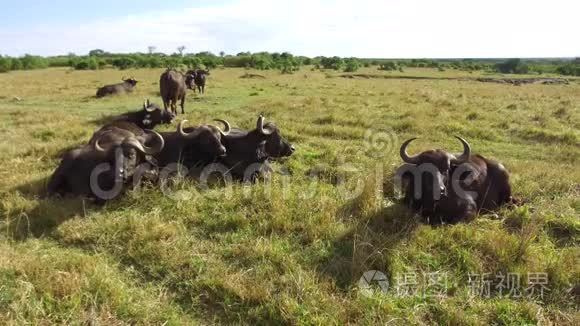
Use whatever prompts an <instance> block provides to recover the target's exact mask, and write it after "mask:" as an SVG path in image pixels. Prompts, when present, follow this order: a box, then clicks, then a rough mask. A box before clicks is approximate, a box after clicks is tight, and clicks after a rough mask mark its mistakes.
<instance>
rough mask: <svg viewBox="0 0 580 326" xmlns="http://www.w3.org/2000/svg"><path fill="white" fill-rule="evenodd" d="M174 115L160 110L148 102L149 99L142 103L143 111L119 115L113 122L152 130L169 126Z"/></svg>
mask: <svg viewBox="0 0 580 326" xmlns="http://www.w3.org/2000/svg"><path fill="white" fill-rule="evenodd" d="M174 118H175V115H174V114H173V113H171V112H169V111H167V110H163V109H161V108H160V107H159V106H158V105H156V104H153V103H151V102H149V99H147V100H146V101H144V102H143V109H142V110H139V111H134V112H128V113H125V114H121V115H119V116H117V117H115V118H114V119H113V121H115V122H116V121H127V122H130V123H134V124H135V125H137V126H138V127H139V128H141V129H153V128H155V127H156V126H157V125H159V124H169V123H171V121H173V119H174Z"/></svg>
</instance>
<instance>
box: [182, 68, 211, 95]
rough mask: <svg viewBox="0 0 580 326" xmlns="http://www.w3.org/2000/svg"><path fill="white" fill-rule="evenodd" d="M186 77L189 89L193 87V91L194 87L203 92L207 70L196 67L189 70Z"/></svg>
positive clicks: (207, 74)
mask: <svg viewBox="0 0 580 326" xmlns="http://www.w3.org/2000/svg"><path fill="white" fill-rule="evenodd" d="M186 75H187V77H186V84H187V86H188V87H189V88H190V89H193V91H194V92H195V88H196V87H197V90H198V91H199V93H200V94H204V93H205V79H206V76H209V70H203V69H196V70H189V71H188V72H187V74H186Z"/></svg>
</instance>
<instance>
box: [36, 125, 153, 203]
mask: <svg viewBox="0 0 580 326" xmlns="http://www.w3.org/2000/svg"><path fill="white" fill-rule="evenodd" d="M148 136H149V137H148V138H149V139H146V141H147V142H154V143H155V145H154V146H152V147H147V146H145V145H144V141H143V142H142V141H139V140H138V139H137V138H135V137H124V136H122V135H119V136H118V137H116V138H113V139H114V140H115V141H111V139H109V140H105V141H103V142H101V139H97V140H96V141H95V142H94V143H93V144H89V145H84V146H81V147H79V148H76V149H73V150H71V151H69V152H67V153H66V154H65V155H64V157H63V159H62V161H61V163H60V165H59V166H58V168H57V169H56V171H55V172H54V173H53V175H52V177H51V178H50V181H49V183H48V189H47V190H48V194H49V195H53V194H60V195H64V194H69V193H70V194H73V195H79V196H87V197H90V198H94V199H95V200H96V201H97V202H99V203H102V202H104V201H105V200H108V199H112V198H115V197H116V196H117V195H119V194H120V193H121V191H122V190H123V187H124V185H125V184H126V183H127V182H129V181H130V180H132V178H133V177H134V175H136V173H137V171H138V167H139V166H140V164H141V163H143V162H145V160H146V158H145V156H146V155H153V154H156V153H158V152H159V151H160V150H161V149H162V148H163V138H162V137H161V136H160V135H159V134H158V133H156V132H154V131H152V132H151V133H150V134H148Z"/></svg>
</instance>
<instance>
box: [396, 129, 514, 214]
mask: <svg viewBox="0 0 580 326" xmlns="http://www.w3.org/2000/svg"><path fill="white" fill-rule="evenodd" d="M456 138H457V139H459V141H461V143H462V144H463V153H462V154H461V155H457V156H456V155H453V154H450V153H448V152H446V151H444V150H440V149H435V150H428V151H424V152H422V153H420V154H417V155H415V156H409V155H408V154H407V146H408V145H409V143H411V142H412V141H413V140H414V139H416V138H411V139H409V140H407V141H405V142H404V143H403V145H402V146H401V149H400V155H401V158H402V159H403V161H404V162H405V164H404V165H403V166H401V167H400V168H399V170H398V171H397V177H398V178H399V179H398V180H397V181H398V182H400V183H401V186H402V190H403V195H404V201H405V203H406V204H407V205H408V206H409V207H411V208H412V209H414V210H416V211H418V212H420V213H421V215H422V216H424V217H426V218H428V220H429V222H430V223H432V224H438V223H457V222H460V221H469V220H472V219H473V218H474V217H475V216H476V215H477V214H478V213H479V212H481V211H484V212H485V211H490V210H493V209H496V208H498V207H499V206H501V205H502V204H505V203H510V202H513V199H512V195H511V187H510V183H509V175H508V172H507V171H506V169H505V168H504V166H503V165H502V164H500V163H498V162H495V161H492V160H489V159H486V158H484V157H483V156H481V155H472V154H471V147H470V145H469V143H468V142H467V141H465V140H464V139H463V138H461V137H457V136H456Z"/></svg>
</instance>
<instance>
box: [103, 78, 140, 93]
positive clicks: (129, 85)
mask: <svg viewBox="0 0 580 326" xmlns="http://www.w3.org/2000/svg"><path fill="white" fill-rule="evenodd" d="M121 80H122V81H123V82H122V83H119V84H114V85H106V86H103V87H101V88H99V89H98V90H97V97H105V96H109V95H115V94H124V93H131V92H132V91H133V89H134V88H135V85H137V81H136V80H135V78H133V77H131V78H128V79H125V78H124V77H123V78H122V79H121Z"/></svg>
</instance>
